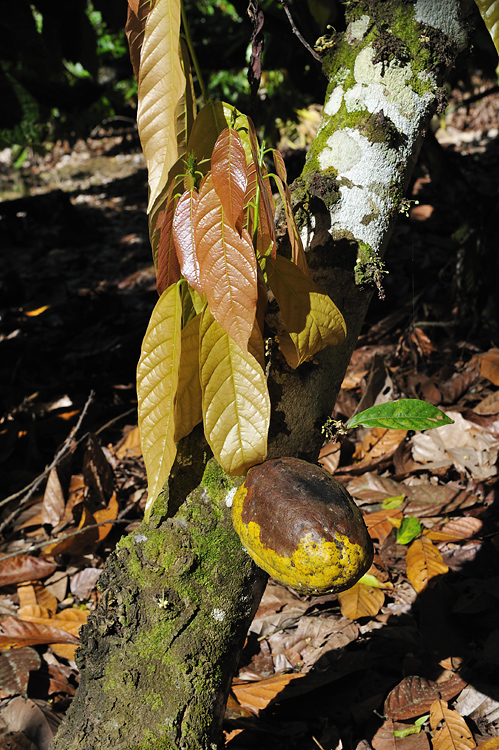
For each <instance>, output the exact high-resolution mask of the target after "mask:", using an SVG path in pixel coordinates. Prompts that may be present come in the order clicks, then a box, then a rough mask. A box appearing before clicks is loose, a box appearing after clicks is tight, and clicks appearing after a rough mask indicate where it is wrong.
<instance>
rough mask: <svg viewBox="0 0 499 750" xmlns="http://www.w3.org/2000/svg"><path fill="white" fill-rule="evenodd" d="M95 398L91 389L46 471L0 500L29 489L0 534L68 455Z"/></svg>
mask: <svg viewBox="0 0 499 750" xmlns="http://www.w3.org/2000/svg"><path fill="white" fill-rule="evenodd" d="M93 399H94V392H93V391H90V394H89V396H88V398H87V402H86V404H85V406H84V407H83V409H82V411H81V414H80V416H79V418H78V421H77V423H76V424H75V426H74V427H73V429H72V430H71V432H70V433H69V435H68V436H67V438H66V440H65V441H64V443H63V444H62V446H61V448H60V449H59V450H58V451H57V453H56V455H55V456H54V458H53V460H52V462H51V463H50V464H49V466H47V468H46V469H45V471H43V472H42V474H40V476H39V477H37V479H35V481H34V482H31V484H29V485H28V487H25V488H24V490H21V491H20V492H16V493H15V494H14V495H10V496H9V497H6V498H4V499H3V500H2V501H1V502H0V507H2V506H3V505H6V504H7V503H9V502H10V501H11V500H14V499H15V498H17V497H19V495H22V494H23V492H24V491H25V490H26V489H27V490H28V491H27V492H26V495H25V496H24V497H23V498H22V500H21V501H20V503H19V505H18V506H17V508H16V509H15V510H13V511H12V513H11V514H10V516H7V518H5V519H4V520H3V521H2V523H1V524H0V534H1V533H2V531H3V530H4V529H5V528H6V526H8V525H9V523H11V521H13V520H14V518H16V516H17V515H19V513H20V511H21V509H22V508H23V507H24V506H25V505H26V503H27V502H28V501H29V500H30V499H31V498H32V497H33V495H34V494H35V492H36V490H37V489H38V487H39V486H40V485H41V483H42V482H43V480H44V479H45V477H46V476H47V474H49V473H50V472H51V471H52V469H53V468H54V466H57V464H58V463H59V461H61V459H63V458H64V456H65V455H66V453H67V452H68V451H69V449H70V446H71V442H72V440H73V437H74V436H75V435H76V433H77V432H78V430H79V429H80V427H81V425H82V422H83V420H84V419H85V417H86V414H87V411H88V409H89V407H90V404H91V403H92V401H93Z"/></svg>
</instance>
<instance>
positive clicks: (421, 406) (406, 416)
mask: <svg viewBox="0 0 499 750" xmlns="http://www.w3.org/2000/svg"><path fill="white" fill-rule="evenodd" d="M444 424H452V419H450V418H449V417H448V416H447V415H446V414H444V412H443V411H440V409H437V407H436V406H432V404H428V403H427V402H426V401H420V400H419V399H417V398H401V399H399V400H398V401H388V402H387V403H385V404H378V406H372V407H371V408H370V409H366V410H365V411H362V412H360V414H356V415H355V416H353V417H352V418H351V419H350V420H349V421H348V423H347V428H348V429H352V428H353V427H358V426H359V425H363V427H386V428H387V429H392V430H431V429H433V428H434V427H442V425H444Z"/></svg>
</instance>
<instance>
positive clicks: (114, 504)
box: [93, 492, 119, 542]
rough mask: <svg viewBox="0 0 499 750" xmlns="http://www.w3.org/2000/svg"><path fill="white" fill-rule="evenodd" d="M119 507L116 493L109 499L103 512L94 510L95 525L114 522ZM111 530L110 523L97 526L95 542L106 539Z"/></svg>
mask: <svg viewBox="0 0 499 750" xmlns="http://www.w3.org/2000/svg"><path fill="white" fill-rule="evenodd" d="M118 510H119V505H118V501H117V499H116V492H114V493H113V495H112V497H111V499H110V500H109V503H108V505H107V507H106V508H104V509H103V510H96V511H95V513H94V514H93V515H94V519H95V523H102V522H103V521H115V520H116V518H117V516H118ZM112 528H113V525H112V523H110V524H107V523H106V524H104V525H103V526H99V527H98V529H97V535H98V536H97V542H102V540H103V539H105V538H106V537H107V535H108V534H109V532H110V531H111V529H112Z"/></svg>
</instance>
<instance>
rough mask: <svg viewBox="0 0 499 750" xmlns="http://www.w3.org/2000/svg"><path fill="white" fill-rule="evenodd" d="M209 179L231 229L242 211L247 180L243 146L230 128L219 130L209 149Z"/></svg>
mask: <svg viewBox="0 0 499 750" xmlns="http://www.w3.org/2000/svg"><path fill="white" fill-rule="evenodd" d="M211 178H212V180H213V187H214V188H215V190H216V192H217V195H218V197H219V198H220V201H221V203H222V206H223V209H224V214H225V217H226V220H227V222H228V224H230V225H231V227H233V228H235V227H236V223H237V221H238V220H239V218H240V217H241V214H242V211H243V205H244V195H245V192H246V185H247V182H248V178H247V174H246V154H245V153H244V148H243V144H242V142H241V139H240V137H239V135H238V134H237V132H236V131H235V130H233V129H232V128H225V130H222V132H221V133H220V135H219V136H218V138H217V141H216V143H215V146H214V147H213V153H212V156H211Z"/></svg>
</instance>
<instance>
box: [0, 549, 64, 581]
mask: <svg viewBox="0 0 499 750" xmlns="http://www.w3.org/2000/svg"><path fill="white" fill-rule="evenodd" d="M56 567H57V565H56V564H55V563H52V562H49V561H48V560H41V559H40V558H38V557H31V556H30V555H18V556H17V557H10V558H9V559H8V560H2V561H1V562H0V586H12V584H14V583H22V582H23V581H36V580H38V579H39V578H46V577H47V576H49V575H50V574H51V573H53V572H54V570H55V569H56Z"/></svg>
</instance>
